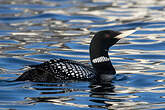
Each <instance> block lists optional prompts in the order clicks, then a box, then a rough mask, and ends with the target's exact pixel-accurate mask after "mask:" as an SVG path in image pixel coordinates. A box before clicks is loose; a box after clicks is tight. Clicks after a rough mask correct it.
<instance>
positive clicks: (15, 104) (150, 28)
mask: <svg viewBox="0 0 165 110" xmlns="http://www.w3.org/2000/svg"><path fill="white" fill-rule="evenodd" d="M164 3H165V2H164V1H163V0H159V1H158V0H152V1H138V0H134V1H122V0H118V1H113V0H102V1H100V0H93V1H89V0H69V1H68V0H30V1H27V0H21V1H20V0H17V1H16V0H12V1H10V0H1V1H0V15H1V17H0V52H1V54H0V55H1V57H0V77H1V78H0V87H1V90H0V106H1V109H21V110H31V109H36V110H38V109H41V108H42V109H58V110H63V109H76V110H81V109H83V110H107V109H114V110H116V109H117V110H118V109H123V110H125V109H129V110H132V109H146V110H148V109H164V107H165V104H164V102H165V100H164V92H165V90H164V82H165V77H164V75H165V73H164V72H165V69H164V65H165V63H164V61H165V60H164V58H165V56H164V55H165V54H164V53H165V49H164V45H165V31H164V30H165V19H164ZM137 27H140V28H138V30H137V31H136V32H135V33H133V34H132V35H130V36H127V37H126V38H124V39H122V40H120V42H118V44H116V45H115V46H113V47H112V48H111V51H110V52H109V55H110V56H111V60H112V63H113V65H114V67H115V68H116V72H117V78H116V80H114V81H113V83H111V84H93V83H89V82H83V81H82V82H78V81H77V82H72V81H70V82H61V83H37V82H36V83H33V82H28V81H25V82H12V80H13V79H15V78H16V77H18V75H20V74H21V73H22V72H23V71H25V70H26V68H25V69H24V66H27V65H35V64H40V63H41V62H43V61H47V60H50V59H54V58H67V59H72V60H78V61H79V62H81V63H90V62H89V61H90V60H89V50H88V49H89V42H90V40H91V36H90V37H89V35H90V33H91V34H93V33H95V32H96V31H100V30H109V29H112V30H117V31H125V30H130V29H136V28H137Z"/></svg>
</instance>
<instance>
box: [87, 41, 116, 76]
mask: <svg viewBox="0 0 165 110" xmlns="http://www.w3.org/2000/svg"><path fill="white" fill-rule="evenodd" d="M108 50H109V47H106V46H104V45H101V44H99V43H93V42H91V44H90V60H91V63H92V66H93V68H94V69H95V71H96V73H98V74H115V73H116V71H115V69H114V67H113V65H112V63H111V60H110V58H109V55H108Z"/></svg>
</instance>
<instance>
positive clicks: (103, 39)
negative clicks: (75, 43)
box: [91, 30, 121, 48]
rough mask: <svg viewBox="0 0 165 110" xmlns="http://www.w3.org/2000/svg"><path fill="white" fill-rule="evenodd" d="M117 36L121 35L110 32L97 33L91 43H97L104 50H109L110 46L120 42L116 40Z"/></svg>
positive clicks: (116, 32)
mask: <svg viewBox="0 0 165 110" xmlns="http://www.w3.org/2000/svg"><path fill="white" fill-rule="evenodd" d="M119 34H121V33H120V32H118V31H112V30H104V31H99V32H97V33H96V34H95V36H94V37H93V39H92V41H91V43H97V44H100V45H102V46H105V47H106V48H109V47H110V46H112V45H114V44H115V43H116V42H117V41H119V40H120V39H118V38H116V36H118V35H119Z"/></svg>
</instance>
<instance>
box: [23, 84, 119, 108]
mask: <svg viewBox="0 0 165 110" xmlns="http://www.w3.org/2000/svg"><path fill="white" fill-rule="evenodd" d="M84 83H85V82H76V85H79V84H80V85H81V84H84ZM72 84H73V85H72ZM86 87H87V88H85V89H84V88H82V87H79V86H76V87H74V83H61V84H58V83H50V84H49V83H45V84H44V83H38V84H37V83H35V84H34V85H33V89H35V90H38V91H39V92H40V95H39V97H26V99H27V100H29V103H30V104H36V103H41V102H45V103H52V104H55V105H61V106H74V107H79V108H110V107H111V106H112V105H113V104H111V103H110V102H111V101H113V102H114V101H117V100H116V99H113V98H112V97H111V96H114V95H115V92H114V88H115V87H114V85H113V83H111V82H107V83H105V82H104V83H100V82H99V83H98V82H93V83H88V86H86ZM77 98H78V99H77ZM82 100H85V103H81V101H82ZM118 101H120V100H118ZM91 103H92V104H91Z"/></svg>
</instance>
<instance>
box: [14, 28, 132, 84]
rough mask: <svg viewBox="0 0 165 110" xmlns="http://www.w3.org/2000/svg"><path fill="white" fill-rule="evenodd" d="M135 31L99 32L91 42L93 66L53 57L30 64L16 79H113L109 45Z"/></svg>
mask: <svg viewBox="0 0 165 110" xmlns="http://www.w3.org/2000/svg"><path fill="white" fill-rule="evenodd" d="M133 32H134V31H130V32H127V33H126V34H125V33H120V32H118V31H112V30H104V31H100V32H97V33H96V34H95V35H94V37H93V38H92V40H91V43H90V49H89V52H90V61H91V64H92V67H89V66H86V65H83V64H81V63H79V62H77V61H73V60H68V59H52V60H50V61H47V62H44V63H42V64H39V65H33V66H30V67H31V69H29V70H27V71H25V72H24V73H23V74H22V75H21V76H19V77H18V78H17V79H16V81H26V80H29V81H32V82H57V81H66V80H78V81H92V80H105V81H111V80H112V78H113V77H114V75H115V74H116V71H115V68H114V67H113V65H112V63H111V61H110V58H109V56H108V50H109V47H111V46H112V45H114V44H115V43H116V42H117V41H119V40H120V39H121V38H122V37H123V36H124V37H125V36H127V35H129V34H131V33H133Z"/></svg>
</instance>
